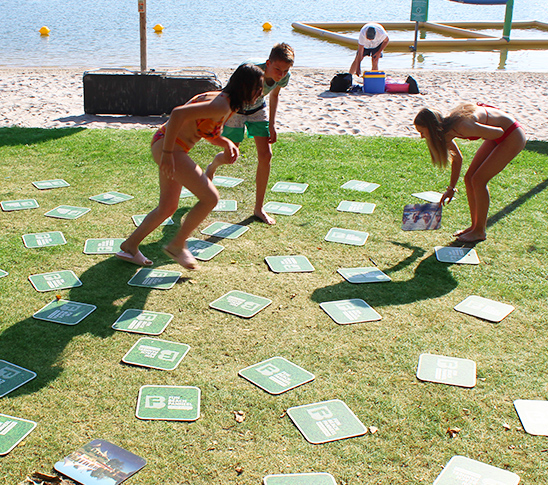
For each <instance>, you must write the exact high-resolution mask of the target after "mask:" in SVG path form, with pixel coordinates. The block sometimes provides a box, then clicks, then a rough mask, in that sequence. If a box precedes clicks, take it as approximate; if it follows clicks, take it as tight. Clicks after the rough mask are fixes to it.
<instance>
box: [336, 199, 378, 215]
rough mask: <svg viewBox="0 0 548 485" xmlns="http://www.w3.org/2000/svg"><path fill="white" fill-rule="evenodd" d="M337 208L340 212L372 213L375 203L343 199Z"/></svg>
mask: <svg viewBox="0 0 548 485" xmlns="http://www.w3.org/2000/svg"><path fill="white" fill-rule="evenodd" d="M337 210H338V211H340V212H355V213H356V214H373V211H374V210H375V204H371V203H370V202H352V201H350V200H343V201H341V202H340V203H339V205H338V207H337Z"/></svg>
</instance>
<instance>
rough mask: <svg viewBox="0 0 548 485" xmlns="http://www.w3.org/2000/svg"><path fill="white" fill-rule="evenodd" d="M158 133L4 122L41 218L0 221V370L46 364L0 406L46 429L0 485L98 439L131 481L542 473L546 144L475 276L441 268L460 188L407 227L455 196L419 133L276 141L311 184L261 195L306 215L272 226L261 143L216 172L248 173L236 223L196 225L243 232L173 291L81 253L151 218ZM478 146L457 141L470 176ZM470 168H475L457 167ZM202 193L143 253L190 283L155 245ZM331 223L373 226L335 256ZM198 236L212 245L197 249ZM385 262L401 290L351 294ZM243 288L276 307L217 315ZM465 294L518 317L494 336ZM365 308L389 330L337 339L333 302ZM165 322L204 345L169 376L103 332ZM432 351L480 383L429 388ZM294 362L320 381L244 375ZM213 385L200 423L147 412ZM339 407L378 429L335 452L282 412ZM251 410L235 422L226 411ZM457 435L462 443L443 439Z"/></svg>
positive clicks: (10, 170)
mask: <svg viewBox="0 0 548 485" xmlns="http://www.w3.org/2000/svg"><path fill="white" fill-rule="evenodd" d="M150 137H151V132H150V131H146V130H140V131H139V130H137V131H124V130H80V129H62V130H61V129H59V130H40V129H19V128H4V129H0V179H1V181H2V185H1V187H0V200H2V201H8V200H20V199H29V198H33V199H36V200H37V201H38V203H39V205H40V207H39V208H38V209H34V210H25V211H16V212H0V223H1V229H2V230H1V231H0V269H2V270H4V271H7V272H8V273H9V275H8V276H7V277H4V278H1V279H0V292H1V293H0V294H1V297H0V301H1V303H0V359H3V360H6V361H9V362H12V363H14V364H17V365H19V366H22V367H24V368H27V369H30V370H33V371H35V372H36V373H37V377H36V378H35V379H34V380H32V381H30V382H29V383H27V384H25V385H24V386H22V387H20V388H19V389H16V390H15V391H13V392H11V393H9V394H8V395H7V396H5V397H3V398H1V399H0V413H4V414H8V415H11V416H16V417H21V418H25V419H29V420H32V421H35V422H37V423H38V424H37V427H36V429H35V430H34V431H33V432H32V433H31V434H30V435H28V436H27V437H26V438H25V439H24V441H22V442H21V443H20V444H19V445H18V446H17V447H16V448H15V449H14V450H13V451H11V452H10V453H9V454H8V455H7V456H4V457H2V458H0V460H1V461H0V478H2V479H3V483H7V484H17V483H20V482H21V481H22V480H24V479H25V477H26V476H27V475H29V474H31V473H32V472H34V471H41V472H45V473H49V472H51V471H52V468H53V465H54V464H55V463H56V462H57V461H59V460H61V459H62V457H64V456H66V455H67V454H69V453H70V452H71V451H73V450H75V449H77V448H79V447H80V446H82V445H84V444H85V443H87V442H89V441H90V440H92V439H95V438H101V439H105V440H108V441H110V442H112V443H114V444H116V445H118V446H121V447H123V448H126V449H128V450H129V451H131V452H133V453H136V454H138V455H140V456H142V457H144V458H145V459H146V460H147V465H146V466H145V468H143V469H142V470H141V471H140V472H139V473H138V474H137V475H135V476H134V477H133V478H131V479H130V480H129V482H130V483H138V484H146V485H149V484H150V485H157V484H163V485H170V484H192V485H202V484H204V485H205V484H229V483H238V484H260V483H262V478H263V477H264V476H266V475H269V474H278V473H302V472H328V473H331V474H332V475H333V476H334V477H335V478H336V481H337V483H339V484H348V485H351V484H352V485H354V484H362V483H363V484H396V483H397V484H401V483H410V484H414V483H432V482H433V481H434V479H435V478H436V477H437V476H438V474H439V473H440V472H441V470H442V469H443V467H444V466H445V464H446V463H447V462H448V461H449V459H450V458H451V457H452V456H454V455H463V456H466V457H469V458H472V459H474V460H478V461H481V462H484V463H488V464H491V465H493V466H496V467H499V468H503V469H508V470H510V471H512V472H514V473H517V474H518V475H520V476H521V480H522V481H521V483H523V484H540V483H543V482H544V481H545V479H546V454H547V449H548V442H547V439H546V438H545V437H539V436H531V435H529V434H527V433H525V432H524V430H523V428H522V426H521V423H520V421H519V418H518V416H517V414H516V412H515V410H514V407H513V401H514V400H516V399H537V400H538V399H540V400H544V399H546V398H547V397H548V396H547V394H548V381H547V379H546V375H547V371H548V369H547V367H548V358H547V352H546V348H547V345H548V334H547V332H546V329H547V326H546V322H547V317H548V311H547V305H546V303H547V296H548V291H547V290H548V281H547V265H546V261H547V257H548V250H547V242H546V228H547V225H548V213H547V205H548V204H547V197H546V187H547V186H548V143H545V142H530V143H529V144H528V145H527V148H526V149H525V150H524V151H523V152H522V153H521V154H520V155H519V156H518V158H517V159H516V160H514V161H513V162H512V163H511V165H509V166H508V167H507V168H506V169H505V170H504V171H503V172H502V173H501V174H500V175H499V176H498V177H496V178H495V180H493V181H492V182H491V184H490V189H491V195H492V203H491V210H490V219H489V227H488V239H487V241H485V242H482V243H480V244H478V245H477V246H476V250H477V252H478V255H479V258H480V261H481V264H480V265H479V266H470V265H448V264H444V263H440V262H438V261H437V260H436V257H435V254H434V247H435V246H445V245H449V244H451V242H452V241H453V238H452V236H451V235H452V233H453V232H454V231H455V230H457V229H460V228H463V227H465V226H466V224H467V223H468V221H469V214H468V208H467V203H466V196H465V193H464V188H463V182H462V178H461V181H460V183H459V188H460V189H461V192H460V193H459V194H458V197H457V198H456V200H454V201H453V202H452V203H451V204H449V205H448V206H447V207H446V208H444V215H443V221H442V228H441V229H440V230H438V231H416V232H404V231H402V230H401V217H402V209H403V206H404V205H406V204H410V203H418V202H420V200H419V199H416V198H415V197H412V196H411V194H412V193H414V192H422V191H428V190H435V191H440V192H443V190H444V188H445V186H446V185H447V183H448V180H449V171H442V170H438V169H437V168H434V167H433V166H432V164H431V163H430V160H429V155H428V150H427V147H426V145H425V143H424V142H423V141H421V140H418V139H416V140H412V139H398V138H379V137H377V138H360V137H352V136H308V135H297V134H284V135H282V136H280V140H279V141H278V143H276V145H275V148H274V152H275V155H274V161H273V165H272V174H271V178H270V183H269V187H271V186H272V185H273V184H274V183H275V182H277V181H294V182H305V183H308V184H309V188H308V190H307V191H306V192H305V193H304V194H300V195H299V194H283V193H282V194H280V193H274V192H270V191H268V192H267V201H269V200H271V201H278V202H290V203H294V204H300V205H302V206H303V207H302V209H301V210H300V211H299V212H297V214H296V215H294V216H290V217H288V216H280V215H278V216H275V217H276V219H277V222H278V223H277V225H275V226H273V227H268V226H266V225H265V224H262V223H259V222H258V221H257V220H255V219H253V218H252V217H251V215H252V212H253V204H254V194H255V192H254V173H255V168H256V158H255V150H254V145H253V143H252V142H250V141H245V142H244V143H243V144H242V147H241V153H242V156H241V158H240V160H239V161H238V162H237V163H236V164H235V165H233V166H227V167H222V168H221V169H220V170H219V172H218V175H225V176H232V177H240V178H243V179H244V182H243V183H242V184H240V185H238V186H237V187H235V188H232V189H226V188H221V189H220V193H221V198H223V199H235V200H237V201H238V210H237V212H228V213H220V212H217V213H216V212H214V213H212V214H211V215H210V216H209V217H208V219H207V220H206V221H205V222H204V224H203V225H202V227H201V228H204V227H206V225H209V224H210V223H211V222H213V221H216V220H219V221H226V222H231V223H238V224H244V225H247V226H248V227H249V231H248V232H247V233H245V234H244V235H243V236H242V237H240V238H239V239H235V240H221V241H216V242H219V243H220V244H222V245H223V246H224V247H225V250H224V251H223V252H221V253H220V254H219V255H218V256H216V257H215V258H214V259H212V260H211V261H209V262H205V263H202V264H201V266H202V269H201V270H200V271H199V272H192V273H191V272H187V271H184V270H183V277H182V278H181V280H180V281H179V282H178V284H176V286H175V287H174V288H173V289H171V290H168V291H162V290H148V289H145V288H139V287H134V286H129V285H128V284H127V282H128V281H129V279H130V278H131V277H132V275H133V274H134V273H135V271H136V270H137V267H135V266H133V265H131V264H128V263H125V262H122V261H119V260H117V259H115V258H114V257H109V256H104V255H102V256H95V255H85V254H83V252H82V251H83V247H84V242H85V240H86V239H88V238H101V237H126V236H127V235H129V234H130V233H131V231H132V230H133V229H134V225H133V223H132V220H131V216H132V215H135V214H145V213H147V212H148V211H150V210H151V209H153V208H154V207H155V204H156V202H157V197H158V183H157V178H158V175H157V168H156V166H155V164H154V163H153V161H152V159H151V157H150V153H149V142H150ZM477 147H478V142H465V143H462V144H461V148H462V151H463V154H464V156H465V164H467V163H468V162H469V160H470V158H471V156H472V155H473V153H474V151H475V150H476V149H477ZM214 153H215V147H212V146H211V145H208V144H207V143H205V142H202V143H200V144H199V145H198V146H197V147H196V149H195V150H193V152H192V155H193V157H194V159H195V160H196V161H198V163H199V164H200V165H201V166H202V167H205V165H206V164H207V163H209V161H210V159H211V158H212V156H213V155H214ZM465 166H466V165H465ZM56 178H63V179H65V180H66V181H67V182H69V184H70V187H67V188H59V189H52V190H46V191H39V190H37V189H36V188H34V186H33V185H32V182H33V181H40V180H47V179H56ZM352 179H355V180H363V181H367V182H375V183H378V184H380V187H379V188H378V189H376V190H375V191H374V192H372V193H365V192H355V191H347V190H343V189H341V188H340V187H341V185H342V184H343V183H344V182H346V181H348V180H352ZM112 190H115V191H118V192H123V193H126V194H130V195H133V196H134V198H133V199H132V200H129V201H127V202H123V203H120V204H117V205H112V206H108V205H103V204H98V203H96V202H93V201H90V200H89V197H90V196H93V195H97V194H100V193H103V192H108V191H112ZM342 200H352V201H364V202H372V203H375V204H376V209H375V211H374V213H373V214H370V215H359V214H353V213H344V212H338V211H336V207H337V205H338V204H339V202H340V201H342ZM194 202H195V199H193V198H188V199H182V200H181V203H180V206H179V210H178V211H177V212H176V214H175V216H174V220H175V222H176V225H175V226H166V227H161V228H159V229H158V230H156V231H155V232H153V233H152V234H151V235H150V236H149V237H148V238H147V239H146V240H145V241H144V244H143V245H142V251H143V253H144V254H145V255H146V256H147V257H149V258H151V259H152V260H154V262H155V266H156V267H159V268H165V269H169V270H179V267H177V265H175V264H174V263H173V262H172V261H171V260H170V259H168V258H167V257H166V256H165V255H164V254H163V253H162V251H161V247H162V245H163V244H165V242H166V241H167V240H169V238H170V237H172V236H173V234H174V232H175V231H176V230H177V227H178V226H177V225H178V223H179V221H180V219H181V218H182V217H184V215H185V214H186V212H187V211H188V210H189V209H190V207H191V206H192V204H193V203H194ZM61 204H65V205H73V206H79V207H88V208H91V211H90V212H89V213H87V214H86V215H84V216H82V217H81V218H79V219H76V220H72V221H71V220H62V219H53V218H49V217H44V213H45V212H47V211H48V210H50V209H53V208H55V207H57V206H58V205H61ZM332 227H340V228H346V229H355V230H360V231H366V232H368V233H369V239H368V241H367V242H366V244H365V245H364V246H361V247H355V246H348V245H342V244H336V243H331V242H326V241H324V237H325V235H326V234H327V232H328V230H329V229H330V228H332ZM48 231H61V232H62V233H63V234H64V236H65V238H66V240H67V244H66V245H63V246H57V247H51V248H41V249H27V248H25V247H24V245H23V241H22V238H21V236H22V235H23V234H28V233H38V232H48ZM195 236H196V237H200V238H202V239H208V238H207V237H206V236H203V235H200V234H198V233H197V234H195ZM272 255H304V256H306V257H307V258H308V259H309V260H310V262H311V263H312V264H313V266H314V267H315V271H314V272H312V273H302V274H296V273H289V274H275V273H273V272H271V271H269V269H268V267H267V265H266V264H265V262H264V258H265V256H272ZM373 264H376V265H377V266H378V268H379V269H381V270H382V271H384V272H385V273H386V274H388V275H389V276H390V278H391V279H392V281H391V282H389V283H382V284H359V285H356V284H351V283H348V282H346V281H345V280H344V279H343V278H342V277H341V276H340V275H339V274H338V273H337V269H338V268H341V267H358V266H372V265H373ZM59 270H72V271H74V272H75V273H76V275H77V276H78V277H79V278H80V280H81V281H82V283H83V285H82V286H81V287H78V288H74V289H71V290H62V291H53V292H47V293H39V292H37V291H36V290H35V289H34V288H33V287H32V285H31V284H30V282H29V281H28V276H29V275H32V274H38V273H47V272H52V271H59ZM230 290H241V291H246V292H249V293H253V294H255V295H259V296H263V297H266V298H269V299H271V300H272V304H271V305H270V306H268V307H267V308H266V309H265V310H263V311H262V312H260V313H259V314H258V315H256V316H255V317H253V318H251V319H242V318H239V317H236V316H233V315H229V314H226V313H221V312H219V311H216V310H212V309H210V308H209V303H211V302H212V301H214V300H215V299H217V298H219V297H220V296H222V295H224V294H225V293H227V292H228V291H230ZM56 294H58V295H60V296H61V297H62V298H63V299H67V300H74V301H77V302H82V303H89V304H93V305H96V306H97V310H96V311H95V312H93V313H92V314H91V315H90V316H89V317H87V318H86V319H85V320H83V321H82V322H81V323H79V324H78V325H75V326H64V325H58V324H54V323H49V322H44V321H39V320H35V319H33V318H32V315H33V314H34V313H35V312H36V311H37V310H39V309H40V308H42V307H43V306H45V305H46V304H47V303H48V302H50V301H52V300H54V299H55V295H56ZM470 295H478V296H482V297H485V298H490V299H493V300H496V301H500V302H503V303H507V304H510V305H513V306H514V307H515V310H514V311H513V312H512V313H511V314H510V315H509V316H508V317H507V318H506V319H504V320H503V321H502V322H501V323H498V324H494V323H490V322H487V321H484V320H480V319H477V318H475V317H472V316H468V315H465V314H462V313H459V312H456V311H455V310H454V309H453V307H454V306H455V305H456V304H458V303H460V302H461V301H462V300H464V299H465V298H466V297H468V296H470ZM349 298H361V299H363V300H365V301H366V302H367V303H369V304H370V305H371V306H372V307H373V308H374V309H375V310H376V311H377V312H378V313H379V314H380V315H381V316H382V320H380V321H375V322H369V323H361V324H355V325H346V326H340V325H337V324H335V323H334V322H333V321H332V320H331V318H330V317H329V316H328V315H327V314H325V313H324V311H323V310H322V309H321V308H320V306H319V305H320V303H322V302H326V301H333V300H340V299H349ZM130 308H135V309H145V310H152V311H159V312H166V313H170V314H172V315H174V318H173V320H172V322H171V323H170V325H169V326H168V327H167V329H166V330H165V332H164V333H163V334H162V335H160V336H159V338H161V339H164V340H170V341H176V342H182V343H185V344H188V345H190V347H191V350H190V352H189V353H188V354H187V356H186V357H185V358H184V360H183V361H182V362H181V364H180V365H179V366H178V367H177V369H176V370H174V371H161V370H155V369H147V368H142V367H137V366H131V365H126V364H123V363H121V358H122V357H123V356H124V354H125V353H126V352H127V351H128V350H129V348H130V347H131V346H132V345H133V344H134V343H135V342H136V341H137V340H138V339H139V338H140V337H142V335H138V334H133V333H127V332H117V331H114V330H113V329H112V328H111V326H112V324H113V323H114V321H115V320H116V319H117V318H118V316H120V315H121V314H122V313H123V311H125V310H126V309H130ZM422 353H433V354H441V355H447V356H453V357H461V358H467V359H472V360H474V361H475V362H476V364H477V375H478V381H477V385H476V386H475V387H474V388H473V389H464V388H459V387H454V386H445V385H440V384H433V383H427V382H422V381H419V380H418V379H417V378H416V375H415V374H416V368H417V363H418V358H419V355H420V354H422ZM273 356H281V357H285V358H286V359H288V360H290V361H292V362H294V363H295V364H297V365H299V366H301V367H303V368H304V369H306V370H308V371H309V372H312V373H313V374H315V376H316V378H315V380H314V381H312V382H311V383H308V384H305V385H303V386H301V387H298V388H296V389H293V390H291V391H289V392H287V393H284V394H281V395H278V396H273V395H270V394H267V393H266V392H264V391H262V390H261V389H259V388H258V387H255V386H254V385H252V384H251V383H249V382H248V381H246V380H244V379H242V378H241V377H239V376H238V371H239V370H241V369H243V368H244V367H247V366H249V365H252V364H255V363H257V362H260V361H262V360H265V359H267V358H270V357H273ZM147 384H150V385H186V386H197V387H199V388H200V389H201V392H202V399H201V416H200V418H199V419H198V420H197V421H195V422H192V423H186V422H168V421H144V420H139V419H137V418H136V417H135V407H136V401H137V395H138V393H139V389H140V387H141V386H143V385H147ZM331 399H340V400H342V401H344V402H345V403H346V404H347V405H348V406H349V407H350V409H351V410H352V411H353V412H354V413H355V414H356V416H357V417H358V418H359V419H360V420H361V421H362V423H363V424H364V425H365V426H368V427H369V426H373V427H376V428H378V431H377V432H376V433H373V434H372V433H367V434H366V435H364V436H361V437H357V438H352V439H346V440H341V441H336V442H331V443H326V444H322V445H312V444H310V443H308V442H307V441H306V440H305V439H304V438H303V436H302V435H301V433H300V432H299V430H298V429H297V428H296V426H295V425H294V424H293V423H292V421H291V420H290V418H289V417H288V416H287V414H286V410H287V409H288V408H290V407H292V406H298V405H302V404H309V403H315V402H320V401H326V400H331ZM236 411H242V412H243V413H244V414H245V419H244V421H243V422H241V423H240V422H237V421H236V420H235V418H234V413H235V412H236ZM449 428H459V429H460V432H458V433H457V434H456V436H454V437H451V436H450V435H449V434H447V430H448V429H449Z"/></svg>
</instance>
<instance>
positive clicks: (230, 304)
mask: <svg viewBox="0 0 548 485" xmlns="http://www.w3.org/2000/svg"><path fill="white" fill-rule="evenodd" d="M271 303H272V300H269V299H268V298H263V297H262V296H256V295H251V294H250V293H245V292H243V291H237V290H233V291H230V292H228V293H227V294H226V295H223V296H221V297H220V298H218V299H217V300H215V301H214V302H211V303H210V304H209V306H210V307H211V308H214V309H215V310H219V311H221V312H226V313H231V314H232V315H236V316H238V317H242V318H251V317H252V316H254V315H256V314H257V313H259V312H260V311H261V310H263V309H265V308H266V307H267V306H268V305H270V304H271Z"/></svg>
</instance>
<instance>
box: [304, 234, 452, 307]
mask: <svg viewBox="0 0 548 485" xmlns="http://www.w3.org/2000/svg"><path fill="white" fill-rule="evenodd" d="M392 244H394V245H398V246H401V247H403V248H407V249H409V250H411V251H412V253H411V254H410V255H409V256H408V257H407V258H405V259H404V260H403V261H400V262H399V263H398V264H396V265H394V266H392V267H391V268H388V269H384V268H379V269H381V270H382V271H383V272H384V273H386V274H387V275H388V276H390V275H392V274H396V273H397V272H398V271H401V270H402V269H403V268H405V267H406V266H409V265H411V264H413V263H415V261H417V260H419V259H420V258H421V257H422V256H423V255H424V253H425V251H424V249H422V248H419V247H416V246H411V245H409V244H402V243H398V242H394V241H392ZM450 266H451V265H450V264H446V263H440V262H439V261H437V259H436V256H435V254H431V255H430V256H428V257H427V258H425V259H423V260H422V261H420V262H419V264H418V265H417V267H416V268H415V271H414V273H413V277H412V278H411V279H409V280H406V281H391V282H387V283H375V284H372V283H369V284H355V283H349V282H347V281H346V280H343V281H341V282H340V283H337V284H335V285H330V286H325V287H323V288H318V289H317V290H314V292H313V293H312V296H311V299H312V300H313V301H315V302H318V303H323V302H327V301H334V300H347V299H352V298H360V299H363V300H365V301H366V302H367V303H368V304H369V305H371V306H372V307H373V308H376V307H382V306H394V305H406V304H408V303H414V302H416V301H421V300H428V299H432V298H438V297H440V296H443V295H446V294H447V293H450V292H451V291H452V290H453V289H455V288H456V287H457V284H458V283H457V281H456V280H455V278H454V277H453V275H452V274H451V272H450V271H449V268H450Z"/></svg>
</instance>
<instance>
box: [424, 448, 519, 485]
mask: <svg viewBox="0 0 548 485" xmlns="http://www.w3.org/2000/svg"><path fill="white" fill-rule="evenodd" d="M518 483H519V476H518V475H516V474H515V473H512V472H509V471H507V470H503V469H501V468H497V467H494V466H492V465H487V464H485V463H482V462H480V461H476V460H471V459H470V458H466V457H465V456H458V455H457V456H454V457H453V458H451V459H450V460H449V463H447V465H445V468H444V469H443V471H442V472H441V473H440V474H439V475H438V478H436V480H435V481H434V485H476V484H477V485H517V484H518Z"/></svg>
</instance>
